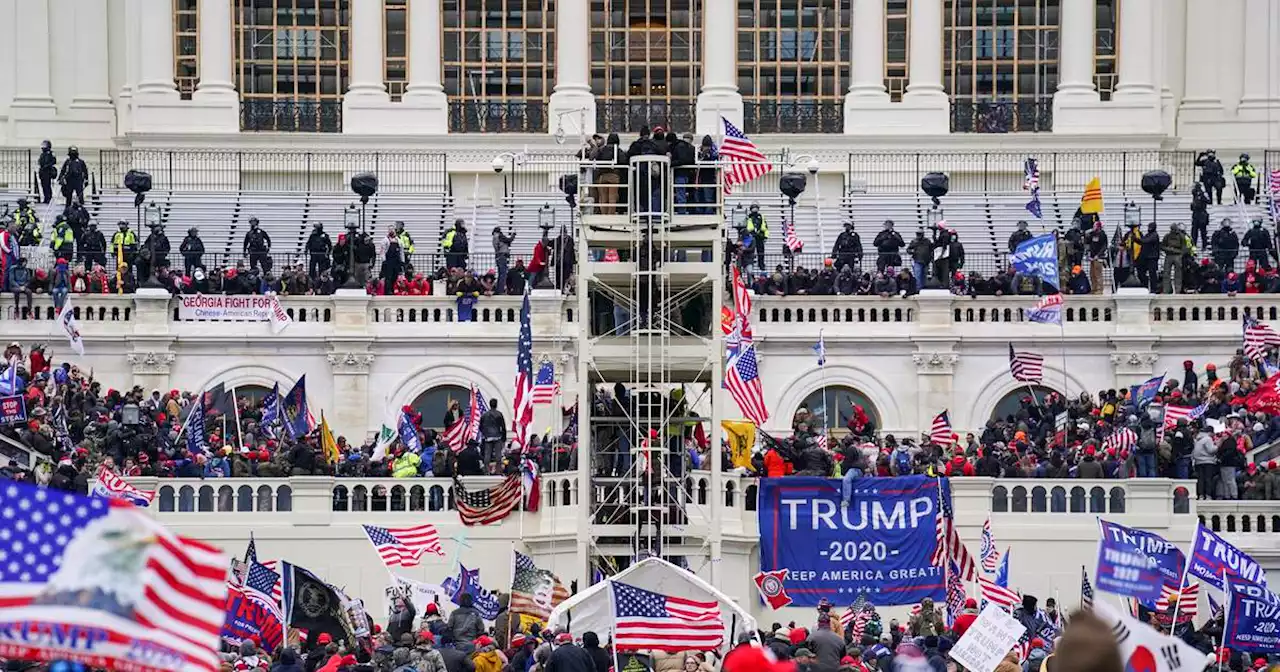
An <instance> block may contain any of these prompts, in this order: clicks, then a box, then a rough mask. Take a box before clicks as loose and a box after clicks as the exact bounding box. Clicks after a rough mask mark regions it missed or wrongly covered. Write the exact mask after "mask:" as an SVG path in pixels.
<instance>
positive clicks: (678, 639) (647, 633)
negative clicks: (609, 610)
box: [609, 581, 724, 653]
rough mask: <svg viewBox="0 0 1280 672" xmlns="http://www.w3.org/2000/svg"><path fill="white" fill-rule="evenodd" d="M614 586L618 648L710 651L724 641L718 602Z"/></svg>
mask: <svg viewBox="0 0 1280 672" xmlns="http://www.w3.org/2000/svg"><path fill="white" fill-rule="evenodd" d="M609 585H610V587H611V588H612V589H613V609H614V612H613V613H614V619H615V620H614V624H615V625H614V632H613V642H614V646H615V647H616V648H617V650H618V651H640V650H645V649H653V650H656V651H667V652H673V653H674V652H680V651H713V650H715V649H718V648H720V645H721V644H722V643H723V642H724V618H723V616H722V615H721V613H720V603H719V602H718V601H711V602H703V601H699V600H689V599H685V598H683V597H671V596H670V595H662V594H659V593H655V592H652V591H648V590H645V589H643V588H637V587H635V586H632V585H628V584H625V583H622V582H620V581H610V582H609Z"/></svg>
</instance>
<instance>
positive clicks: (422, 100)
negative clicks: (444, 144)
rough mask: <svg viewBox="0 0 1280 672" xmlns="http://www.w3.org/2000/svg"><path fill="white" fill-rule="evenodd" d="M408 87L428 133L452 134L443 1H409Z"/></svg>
mask: <svg viewBox="0 0 1280 672" xmlns="http://www.w3.org/2000/svg"><path fill="white" fill-rule="evenodd" d="M408 18H409V26H408V27H409V86H408V87H407V88H406V89H405V92H404V96H403V97H402V100H403V103H402V104H403V105H406V106H410V107H413V108H414V109H415V110H416V111H417V115H418V116H419V118H420V119H421V123H422V125H423V127H424V128H425V129H426V130H425V132H428V133H448V132H449V99H448V97H446V96H445V93H444V86H443V85H442V84H441V82H440V62H441V46H440V0H409V17H408Z"/></svg>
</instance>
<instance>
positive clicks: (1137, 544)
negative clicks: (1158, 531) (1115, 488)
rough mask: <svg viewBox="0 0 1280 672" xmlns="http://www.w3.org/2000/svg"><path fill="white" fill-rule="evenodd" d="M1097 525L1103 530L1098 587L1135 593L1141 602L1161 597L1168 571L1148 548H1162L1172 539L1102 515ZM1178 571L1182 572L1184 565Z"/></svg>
mask: <svg viewBox="0 0 1280 672" xmlns="http://www.w3.org/2000/svg"><path fill="white" fill-rule="evenodd" d="M1098 527H1099V529H1100V531H1101V533H1102V538H1101V539H1100V540H1099V541H1098V572H1097V584H1098V589H1099V590H1105V591H1107V592H1108V593H1115V594H1117V595H1128V596H1129V597H1136V598H1138V600H1139V601H1141V602H1146V601H1148V600H1155V599H1156V598H1158V597H1160V588H1161V586H1163V585H1164V583H1165V573H1164V572H1163V571H1161V568H1160V566H1159V562H1158V559H1157V558H1156V557H1154V556H1153V554H1152V553H1150V552H1149V550H1150V549H1155V550H1160V549H1161V546H1162V544H1161V542H1163V543H1164V544H1168V543H1169V542H1167V541H1165V540H1164V539H1162V538H1160V537H1159V536H1157V535H1154V534H1151V533H1149V532H1143V531H1141V530H1135V529H1133V528H1131V527H1125V526H1124V525H1118V524H1116V523H1109V522H1107V521H1105V520H1102V519H1101V518H1099V519H1098ZM1174 550H1177V549H1176V548H1175V549H1174ZM1177 571H1178V572H1180V571H1181V568H1179V569H1178V570H1177ZM1175 573H1177V572H1175Z"/></svg>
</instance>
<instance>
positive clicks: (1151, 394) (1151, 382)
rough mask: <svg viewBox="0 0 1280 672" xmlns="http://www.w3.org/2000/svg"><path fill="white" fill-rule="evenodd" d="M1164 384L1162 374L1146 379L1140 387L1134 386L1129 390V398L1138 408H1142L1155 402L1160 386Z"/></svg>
mask: <svg viewBox="0 0 1280 672" xmlns="http://www.w3.org/2000/svg"><path fill="white" fill-rule="evenodd" d="M1163 384H1164V374H1163V373H1162V374H1160V375H1158V376H1154V377H1152V378H1148V379H1147V381H1146V382H1145V383H1143V384H1141V385H1134V386H1133V387H1131V388H1129V396H1130V397H1131V398H1132V399H1133V401H1134V403H1135V404H1137V406H1138V408H1142V407H1143V406H1146V405H1147V404H1150V403H1151V402H1153V401H1155V400H1156V395H1157V394H1159V393H1160V386H1161V385H1163Z"/></svg>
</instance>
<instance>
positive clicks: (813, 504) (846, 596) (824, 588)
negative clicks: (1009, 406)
mask: <svg viewBox="0 0 1280 672" xmlns="http://www.w3.org/2000/svg"><path fill="white" fill-rule="evenodd" d="M940 486H941V487H942V488H943V493H942V494H943V496H944V497H948V498H949V497H950V496H951V492H950V489H949V488H947V487H946V481H945V480H939V479H934V478H928V477H925V476H906V477H902V478H869V479H863V480H859V481H855V487H854V490H853V502H852V503H851V504H850V505H849V506H848V507H847V508H845V507H841V506H840V481H839V480H838V479H826V478H810V477H800V476H794V477H789V478H768V479H762V480H761V481H760V499H759V502H760V504H759V523H760V570H761V571H762V572H772V571H776V570H780V569H786V570H788V571H787V574H786V578H785V579H784V581H783V585H782V586H781V587H780V589H781V590H783V591H785V592H786V593H787V594H788V595H789V596H790V597H791V599H792V603H791V606H797V607H812V606H816V605H817V604H818V602H819V601H820V600H821V599H823V598H826V599H828V600H829V601H831V602H832V603H833V604H844V603H852V602H853V601H854V599H856V596H857V595H858V594H859V593H862V594H865V595H866V596H867V599H868V600H870V601H871V602H872V603H873V604H875V605H877V606H890V605H897V604H915V603H917V602H919V601H920V600H921V599H923V598H926V597H931V598H933V599H935V600H940V599H943V598H944V597H945V594H946V591H945V590H944V581H943V575H942V569H941V568H938V567H934V566H933V565H932V564H931V556H932V555H933V549H934V547H935V546H936V541H935V536H934V529H935V525H936V521H937V513H938V511H937V509H938V488H939V487H940Z"/></svg>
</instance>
